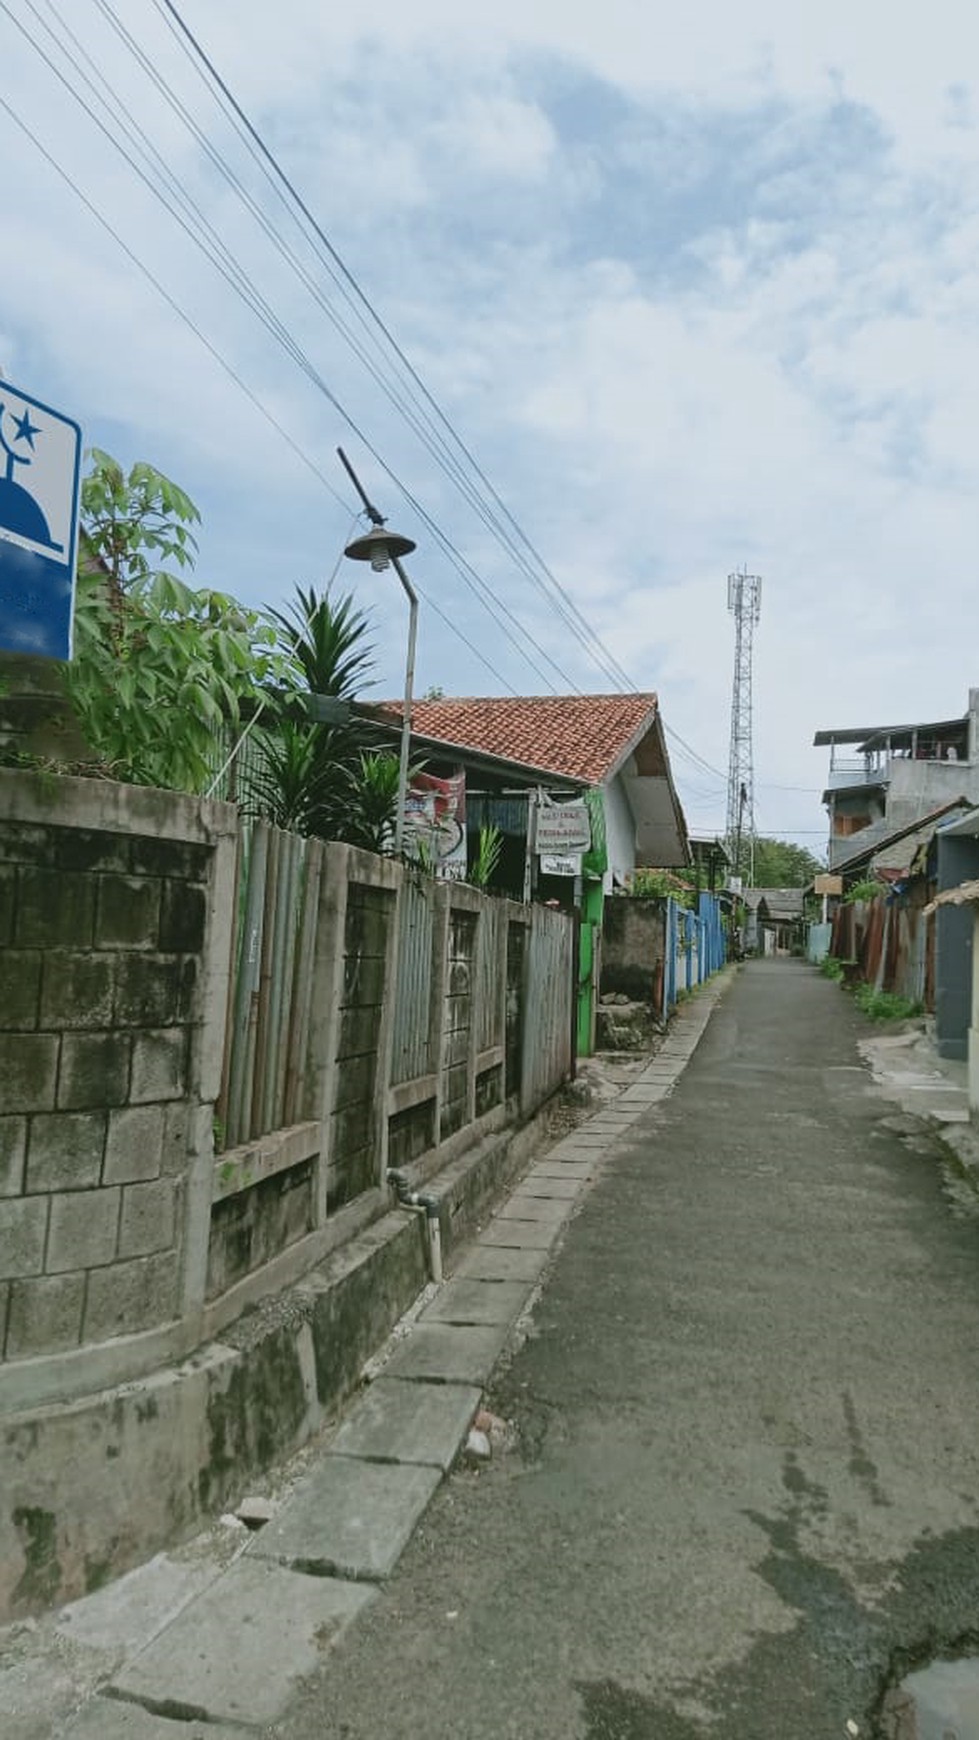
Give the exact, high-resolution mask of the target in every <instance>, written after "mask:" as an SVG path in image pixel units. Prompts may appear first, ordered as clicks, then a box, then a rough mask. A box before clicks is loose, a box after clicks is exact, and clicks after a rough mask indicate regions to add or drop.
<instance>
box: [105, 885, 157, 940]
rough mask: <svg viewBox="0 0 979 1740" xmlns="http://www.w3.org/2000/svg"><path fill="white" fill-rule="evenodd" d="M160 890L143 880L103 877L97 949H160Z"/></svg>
mask: <svg viewBox="0 0 979 1740" xmlns="http://www.w3.org/2000/svg"><path fill="white" fill-rule="evenodd" d="M161 887H162V884H161V883H159V882H158V881H157V880H156V879H155V878H147V877H144V876H100V877H99V903H98V914H97V917H96V921H95V942H96V947H98V948H100V949H155V948H158V947H159V939H160V893H161Z"/></svg>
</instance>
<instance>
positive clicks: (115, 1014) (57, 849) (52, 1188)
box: [0, 771, 223, 1364]
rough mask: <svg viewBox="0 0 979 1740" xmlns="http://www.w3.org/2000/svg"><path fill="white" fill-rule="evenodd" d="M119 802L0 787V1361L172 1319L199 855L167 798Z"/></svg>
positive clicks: (63, 790)
mask: <svg viewBox="0 0 979 1740" xmlns="http://www.w3.org/2000/svg"><path fill="white" fill-rule="evenodd" d="M124 789H125V788H121V787H109V786H107V785H104V784H102V783H101V782H95V781H87V780H54V779H48V778H45V777H44V776H39V775H33V774H32V775H27V774H21V773H13V772H7V771H3V772H0V1362H2V1363H5V1364H9V1363H10V1362H16V1361H24V1360H30V1359H35V1358H38V1357H41V1356H49V1355H54V1354H62V1353H67V1352H69V1351H71V1350H74V1349H78V1348H81V1347H83V1346H92V1345H93V1344H98V1343H102V1342H108V1341H110V1340H113V1339H115V1338H117V1337H120V1336H131V1335H138V1334H139V1333H140V1332H143V1331H148V1330H155V1329H158V1328H159V1327H160V1326H162V1325H166V1324H168V1323H172V1322H174V1321H176V1320H177V1319H179V1318H180V1317H181V1316H182V1315H183V1313H184V1311H185V1307H186V1304H187V1282H188V1279H189V1277H188V1261H189V1260H190V1256H191V1253H190V1251H189V1247H188V1239H187V1213H188V1202H189V1197H188V1189H189V1184H190V1178H189V1172H190V1170H191V1168H192V1165H193V1159H194V1152H193V1150H194V1144H195V1141H196V1138H197V1136H198V1133H199V1118H198V1117H196V1116H195V1114H197V1113H199V1112H200V1109H201V1106H202V1104H205V1103H206V1101H207V1098H208V1095H209V1093H210V1097H211V1098H212V1099H213V1090H214V1089H215V1081H214V1079H213V1070H212V1072H211V1075H212V1079H211V1081H210V1082H208V1081H207V1080H206V1079H205V1076H206V1073H207V1057H206V1047H205V1045H204V1025H205V1004H206V992H207V985H208V979H209V972H208V962H207V961H206V950H207V944H208V938H209V935H210V932H211V931H212V929H213V926H212V925H211V924H210V923H209V901H210V898H211V895H212V891H213V869H214V857H215V851H214V845H213V843H212V842H210V841H208V840H207V839H206V838H204V837H201V829H200V825H199V823H200V818H199V816H197V815H196V814H195V813H194V812H193V808H192V809H191V813H189V814H188V812H187V808H186V804H187V800H182V799H179V798H172V799H171V798H168V797H166V796H164V794H159V793H145V792H144V793H137V794H136V796H135V801H134V803H133V805H132V806H130V807H127V803H126V801H125V800H124V799H120V796H119V794H120V793H121V792H122V791H123V790H124ZM154 800H155V801H154ZM222 807H223V806H222ZM130 808H131V811H132V813H130ZM188 821H190V822H191V823H193V824H194V825H192V826H191V828H190V830H189V831H190V833H191V834H194V833H196V834H197V835H198V837H196V838H193V837H191V838H188V837H186V835H187V833H188V827H187V823H188ZM99 824H104V825H99ZM147 824H151V825H153V826H154V827H155V829H156V830H157V831H156V832H154V833H153V834H149V833H147V832H146V831H145V830H146V828H147ZM181 824H183V825H182V826H181ZM181 832H182V833H183V834H184V836H185V837H183V838H181V837H180V834H181ZM174 834H175V835H176V837H168V835H171V836H172V835H174ZM192 1290H193V1289H191V1291H192Z"/></svg>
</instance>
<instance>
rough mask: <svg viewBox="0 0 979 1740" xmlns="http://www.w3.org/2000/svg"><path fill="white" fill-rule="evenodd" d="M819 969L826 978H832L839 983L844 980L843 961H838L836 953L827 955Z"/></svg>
mask: <svg viewBox="0 0 979 1740" xmlns="http://www.w3.org/2000/svg"><path fill="white" fill-rule="evenodd" d="M819 971H820V972H821V973H822V975H823V978H824V979H832V980H833V981H834V983H836V984H837V985H838V984H840V983H841V982H842V980H843V977H844V972H843V962H842V961H838V960H837V959H836V957H835V955H826V956H825V958H824V959H823V960H822V961H820V963H819Z"/></svg>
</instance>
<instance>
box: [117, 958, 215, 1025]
mask: <svg viewBox="0 0 979 1740" xmlns="http://www.w3.org/2000/svg"><path fill="white" fill-rule="evenodd" d="M196 983H197V962H196V961H195V960H193V959H187V958H184V957H181V956H180V955H162V956H161V955H146V954H128V955H120V956H119V960H118V964H117V967H116V1005H115V1019H116V1022H117V1024H118V1025H119V1026H120V1027H171V1026H173V1025H174V1024H175V1023H176V1022H178V1021H189V1020H190V1017H191V1014H192V1012H193V1002H194V988H195V985H196Z"/></svg>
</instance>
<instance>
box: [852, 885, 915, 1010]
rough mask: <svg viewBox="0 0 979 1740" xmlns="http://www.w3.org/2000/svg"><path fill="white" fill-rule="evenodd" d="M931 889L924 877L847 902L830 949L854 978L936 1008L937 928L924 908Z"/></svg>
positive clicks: (877, 988) (876, 989) (876, 988)
mask: <svg viewBox="0 0 979 1740" xmlns="http://www.w3.org/2000/svg"><path fill="white" fill-rule="evenodd" d="M930 893H931V886H930V884H928V883H926V882H925V881H923V880H922V881H921V882H920V883H919V882H917V881H916V882H914V883H913V884H912V885H911V887H910V888H909V889H908V890H907V891H906V892H904V893H897V894H894V895H891V896H881V897H880V898H879V899H877V900H854V901H846V902H844V903H843V904H842V905H841V906H839V907H837V909H836V912H835V914H834V916H833V934H832V942H831V945H830V949H829V952H830V954H831V955H833V956H834V957H835V959H836V960H838V961H842V962H843V963H845V965H846V967H847V970H848V974H849V976H850V977H851V978H852V979H854V980H862V981H863V982H865V983H866V984H868V985H872V986H873V988H874V990H875V991H893V992H894V993H895V994H896V995H897V996H899V997H906V998H908V1000H909V1001H910V1002H912V1003H920V1004H922V1005H923V1007H924V1008H925V1009H927V1010H928V1011H929V1012H932V1011H933V1010H934V1007H935V926H934V923H933V921H932V920H931V919H929V918H926V917H925V916H924V911H923V908H924V906H925V905H926V904H927V901H928V899H929V897H930Z"/></svg>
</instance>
